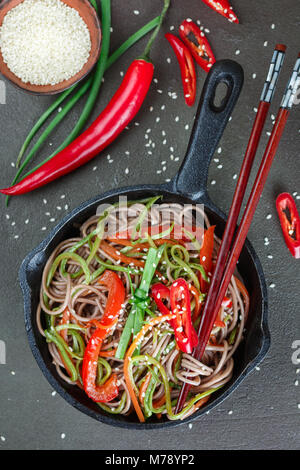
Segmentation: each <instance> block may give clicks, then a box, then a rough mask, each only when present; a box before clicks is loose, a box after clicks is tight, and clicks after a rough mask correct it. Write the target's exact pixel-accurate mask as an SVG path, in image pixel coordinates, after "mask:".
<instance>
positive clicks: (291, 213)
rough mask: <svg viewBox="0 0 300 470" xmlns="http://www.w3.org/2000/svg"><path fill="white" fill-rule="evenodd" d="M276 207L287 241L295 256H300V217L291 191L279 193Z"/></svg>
mask: <svg viewBox="0 0 300 470" xmlns="http://www.w3.org/2000/svg"><path fill="white" fill-rule="evenodd" d="M276 208H277V212H278V215H279V220H280V224H281V229H282V233H283V236H284V239H285V243H286V245H287V247H288V249H289V250H290V252H291V253H292V255H293V256H294V258H300V217H299V213H298V210H297V207H296V204H295V201H294V199H293V197H292V196H291V195H290V194H289V193H281V194H279V196H278V197H277V199H276Z"/></svg>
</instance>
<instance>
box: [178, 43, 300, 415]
mask: <svg viewBox="0 0 300 470" xmlns="http://www.w3.org/2000/svg"><path fill="white" fill-rule="evenodd" d="M285 49H286V48H285V46H283V45H277V46H276V48H275V51H274V55H273V57H272V62H271V65H270V70H269V73H268V78H267V81H266V83H265V85H264V89H263V93H262V96H261V100H260V105H259V109H258V112H257V116H256V119H255V122H254V125H253V128H252V132H251V136H250V139H249V143H248V147H247V150H246V154H245V158H244V161H243V164H242V168H241V171H240V175H239V180H238V183H237V187H236V190H235V194H234V197H233V201H232V205H231V208H230V213H229V217H228V220H227V224H226V227H225V231H224V235H223V239H222V243H221V246H220V250H219V254H218V258H217V263H216V267H215V272H214V275H213V277H212V279H211V284H210V288H209V292H208V296H207V299H206V303H205V306H204V310H203V314H202V317H201V322H200V325H199V329H198V337H199V344H198V346H197V348H196V349H195V351H194V354H193V356H194V357H195V358H196V359H200V358H201V357H202V355H203V353H204V351H205V347H206V344H207V341H208V339H209V336H210V332H211V330H212V327H213V324H214V321H215V318H216V316H217V313H218V311H219V308H220V307H221V303H222V299H223V298H224V295H225V293H226V291H227V287H228V284H229V282H230V279H231V275H232V274H233V271H234V269H235V265H236V261H237V259H238V257H239V254H240V253H239V254H238V256H237V259H236V261H235V262H234V261H233V263H234V264H233V269H232V273H231V274H230V276H229V274H226V269H227V268H228V266H229V262H230V260H229V262H228V264H227V268H226V260H227V258H228V254H229V251H230V246H231V243H232V239H233V235H234V231H235V227H236V223H237V220H238V216H239V212H240V209H241V204H242V201H243V197H244V194H245V190H246V186H247V183H248V179H249V175H250V171H251V168H252V164H253V161H254V157H255V154H256V151H257V147H258V143H259V140H260V137H261V133H262V130H263V127H264V124H265V120H266V117H267V113H268V110H269V107H270V103H271V101H272V98H273V95H274V91H275V87H276V83H277V79H278V75H279V71H280V68H281V66H282V63H283V57H284V52H285ZM293 74H294V72H293ZM278 120H279V122H280V123H281V125H283V123H284V113H283V111H282V113H279V116H278ZM285 122H286V121H285ZM276 123H277V121H276ZM281 125H280V126H279V127H278V128H277V126H276V124H275V126H276V127H275V126H274V128H273V132H272V134H273V135H276V136H278V137H279V140H280V137H281V135H282V132H281V135H280V136H279V134H278V132H280V129H281ZM283 128H284V125H283ZM283 128H282V131H283ZM275 140H276V139H275ZM279 140H278V143H279ZM270 141H271V137H270ZM278 143H277V146H278ZM277 146H276V149H277ZM276 149H275V152H276ZM267 152H268V153H269V151H268V147H267V150H266V152H265V154H266V153H267ZM274 155H275V153H274ZM264 158H265V156H264ZM264 158H263V160H264ZM273 158H274V156H273ZM260 176H261V175H260V173H259V174H258V176H257V178H260ZM265 179H266V177H265ZM263 186H264V183H263V184H262V187H261V192H262V189H263ZM261 192H260V194H261ZM259 197H260V196H259ZM259 197H258V200H257V203H258V201H259ZM250 202H251V201H249V203H250ZM257 203H256V205H257ZM247 207H248V206H247ZM255 208H256V206H255ZM255 208H254V211H255ZM253 213H254V212H253ZM252 217H253V215H252ZM243 220H244V219H243ZM251 220H252V218H251ZM251 220H250V223H251ZM250 223H249V225H248V228H246V230H245V236H244V239H243V237H241V239H240V241H239V244H240V243H241V241H242V239H243V241H242V243H241V246H239V245H236V242H237V240H236V241H235V242H234V246H233V249H232V253H234V252H235V249H236V247H237V246H238V247H239V249H240V251H241V249H242V246H243V244H244V241H245V239H246V235H247V232H248V230H249V227H250ZM241 226H242V223H241ZM241 233H242V232H241ZM243 235H244V233H243ZM234 259H235V258H234ZM224 271H225V273H224ZM224 274H226V276H227V277H226V281H225V279H224ZM228 279H229V280H228ZM226 282H227V284H226ZM220 286H221V287H222V292H223V291H225V292H224V295H223V296H222V292H220ZM189 389H190V386H189V385H188V384H184V386H183V387H182V389H181V393H180V396H179V399H178V402H177V407H176V412H179V411H181V409H182V408H183V405H184V403H185V400H186V398H187V394H188V392H189Z"/></svg>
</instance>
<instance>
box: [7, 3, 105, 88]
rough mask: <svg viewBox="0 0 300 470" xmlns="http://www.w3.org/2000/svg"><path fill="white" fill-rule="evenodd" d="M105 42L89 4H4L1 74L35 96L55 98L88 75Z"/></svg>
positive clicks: (94, 13) (95, 15)
mask: <svg viewBox="0 0 300 470" xmlns="http://www.w3.org/2000/svg"><path fill="white" fill-rule="evenodd" d="M100 43H101V30H100V24H99V20H98V17H97V14H96V12H95V10H94V9H93V7H92V6H91V5H90V3H89V1H88V0H10V1H6V2H4V3H3V4H2V6H0V72H1V73H2V74H3V75H4V76H6V77H7V78H8V79H10V80H11V81H12V82H13V83H14V84H15V85H17V86H19V87H20V88H23V89H25V90H27V91H29V92H32V93H39V94H53V93H58V92H61V91H63V90H65V89H66V88H69V87H70V86H72V85H73V84H75V83H76V82H78V81H79V80H81V79H82V78H83V77H85V76H86V75H87V74H88V73H89V72H90V70H91V69H92V68H93V66H94V65H95V63H96V61H97V59H98V57H99V53H100Z"/></svg>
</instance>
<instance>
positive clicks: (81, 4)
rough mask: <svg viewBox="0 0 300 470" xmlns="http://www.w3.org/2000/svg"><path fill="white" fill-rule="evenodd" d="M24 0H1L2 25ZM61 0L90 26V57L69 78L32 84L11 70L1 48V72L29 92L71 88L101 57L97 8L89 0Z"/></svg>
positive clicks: (53, 91)
mask: <svg viewBox="0 0 300 470" xmlns="http://www.w3.org/2000/svg"><path fill="white" fill-rule="evenodd" d="M23 1H24V0H3V1H1V0H0V26H1V25H2V23H3V19H4V17H5V15H6V14H7V12H8V11H9V10H11V9H12V8H14V7H16V6H17V5H19V4H20V3H22V2H23ZM61 1H62V2H63V3H65V4H66V5H68V6H70V7H72V8H75V10H77V11H78V13H79V15H80V16H81V18H82V19H83V20H84V22H85V24H86V25H87V27H88V30H89V32H90V39H91V51H90V56H89V59H88V61H87V62H86V63H85V64H84V66H83V67H82V69H81V70H80V71H79V72H78V73H77V74H76V75H74V76H73V77H71V78H69V79H68V80H64V81H62V82H60V83H57V84H56V85H32V84H31V83H24V82H22V80H21V79H20V78H18V77H17V76H16V75H15V74H14V73H13V72H11V70H9V68H8V67H7V65H6V64H5V63H4V61H3V57H2V53H1V49H0V73H1V74H2V75H3V76H4V77H6V78H7V79H8V80H10V81H11V82H12V83H13V84H14V85H16V86H17V87H18V88H22V89H23V90H25V91H27V92H29V93H34V94H39V95H53V94H55V93H61V92H62V91H64V90H66V89H67V88H70V87H71V86H72V85H74V84H75V83H77V82H79V81H80V80H82V79H83V78H84V77H85V76H86V75H87V74H88V73H89V72H90V71H91V70H92V68H93V67H94V65H95V64H96V62H97V60H98V58H99V54H100V46H101V26H100V22H99V18H98V16H97V13H96V11H95V9H94V8H93V7H92V6H91V4H90V2H89V1H88V0H61Z"/></svg>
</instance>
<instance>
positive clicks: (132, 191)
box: [20, 60, 270, 429]
mask: <svg viewBox="0 0 300 470" xmlns="http://www.w3.org/2000/svg"><path fill="white" fill-rule="evenodd" d="M220 83H224V84H225V86H226V88H227V92H226V96H225V98H224V99H223V100H222V102H221V104H219V105H216V97H215V92H216V88H217V86H218V85H220ZM242 85H243V70H242V68H241V67H240V66H239V65H238V64H237V63H236V62H233V61H230V60H223V61H220V62H217V63H216V64H214V66H213V67H212V69H211V71H210V72H209V75H208V77H207V79H206V82H205V85H204V88H203V92H202V96H201V100H200V105H199V108H198V112H197V115H196V119H195V124H194V128H193V132H192V136H191V139H190V142H189V146H188V151H187V154H186V157H185V160H184V162H183V164H182V166H181V168H180V171H179V173H178V174H177V176H176V177H175V178H174V179H173V180H172V181H171V182H170V183H168V184H163V185H157V186H155V185H142V186H135V187H127V188H122V189H117V190H112V191H109V192H107V193H105V194H104V195H101V196H98V197H96V198H94V199H92V200H90V201H88V202H85V203H83V204H82V205H81V206H79V207H78V208H77V209H75V210H74V211H73V212H71V214H69V215H68V216H67V217H65V218H64V220H62V222H61V223H60V224H59V225H57V227H56V228H55V229H54V230H53V231H52V232H51V234H50V235H49V236H48V237H47V238H46V240H44V241H43V242H42V243H41V244H40V245H39V246H38V247H37V248H36V249H35V250H33V252H32V253H30V254H29V255H28V256H27V257H26V259H25V260H24V261H23V263H22V266H21V269H20V282H21V287H22V290H23V294H24V305H25V326H26V331H27V335H28V340H29V344H30V346H31V349H32V352H33V355H34V357H35V359H36V361H37V363H38V365H39V366H40V368H41V370H42V372H43V373H44V375H45V377H46V378H47V380H48V382H49V383H50V384H51V385H52V387H53V388H54V389H55V390H56V391H57V392H58V393H60V395H62V397H63V398H65V400H66V401H67V402H69V403H70V404H71V405H73V406H74V407H75V408H77V409H79V410H80V411H82V412H83V413H85V414H87V415H88V416H91V417H93V418H95V419H97V420H98V421H102V422H104V423H106V424H111V425H113V426H119V427H125V428H136V429H155V428H161V427H171V426H176V425H178V424H181V423H187V422H190V421H192V420H193V419H195V418H198V417H199V416H201V415H203V414H204V413H206V412H207V411H209V410H211V409H212V408H213V407H215V406H216V405H217V404H219V403H220V402H222V401H223V400H224V399H225V398H226V397H228V396H229V395H230V394H231V392H232V391H233V390H235V389H236V388H237V386H238V385H239V384H240V383H241V381H242V380H243V379H244V378H245V377H246V376H247V375H248V374H249V373H250V372H251V371H252V370H253V369H254V367H255V366H256V365H257V364H258V363H259V362H260V361H261V360H262V358H263V357H264V356H265V354H266V352H267V351H268V349H269V345H270V336H269V330H268V325H267V290H266V283H265V278H264V274H263V271H262V268H261V265H260V262H259V259H258V257H257V255H256V254H255V252H254V250H253V248H252V246H251V244H250V243H249V241H246V244H245V247H244V249H243V251H242V254H241V257H240V261H239V271H240V273H241V275H242V277H243V279H244V281H245V283H246V287H247V289H248V290H249V293H250V296H251V305H250V312H249V317H248V321H247V331H246V333H245V339H244V340H243V342H242V343H241V344H240V346H239V348H238V350H237V351H236V353H235V356H234V358H235V367H234V374H233V377H232V379H231V380H230V382H229V383H227V384H226V385H225V386H224V387H223V388H222V389H220V390H219V391H218V392H216V393H215V394H213V395H212V398H211V400H210V401H209V402H208V404H207V405H205V407H203V408H201V409H200V410H199V411H198V412H197V413H195V414H194V415H193V416H191V417H189V418H187V419H185V420H183V421H179V422H177V421H168V420H165V421H162V420H158V419H156V417H153V418H151V419H149V420H147V422H146V423H145V424H140V423H138V421H137V418H136V416H135V414H134V413H132V415H131V416H128V417H126V416H122V415H110V414H108V413H106V412H104V411H102V410H101V409H100V408H99V407H98V406H97V405H96V404H95V403H93V402H92V400H90V399H89V398H88V397H87V396H86V394H85V393H84V392H83V391H82V390H80V389H79V388H78V387H76V386H71V385H68V384H66V383H65V382H63V381H62V380H61V379H60V377H59V376H58V374H57V373H56V370H55V367H54V366H53V364H52V363H51V357H50V355H49V352H48V348H47V345H46V342H45V339H44V338H42V336H41V335H40V334H39V332H38V329H37V325H36V322H35V311H36V308H37V304H38V301H39V289H40V283H41V278H42V271H43V268H44V266H45V263H46V261H47V259H48V257H49V256H50V254H51V252H52V251H53V250H54V248H55V247H56V246H57V245H58V244H59V243H60V242H61V241H62V240H65V239H67V238H69V237H73V236H77V234H78V227H79V226H80V225H81V224H82V223H83V222H84V221H85V220H87V219H88V218H89V217H90V216H92V215H94V214H95V213H96V209H97V206H98V205H99V204H100V203H111V202H114V201H116V200H117V199H118V198H119V196H122V195H123V196H124V195H126V196H128V198H129V200H134V199H140V198H145V197H149V196H153V195H157V194H162V195H163V196H164V201H172V202H181V203H188V204H190V203H199V204H200V203H203V204H205V207H206V212H207V214H208V216H209V218H210V220H211V222H212V223H213V224H216V226H217V234H218V235H219V236H220V235H221V234H222V231H223V230H224V226H225V221H226V217H225V215H224V214H223V213H222V212H221V211H220V209H218V208H217V207H216V206H215V205H214V204H213V203H212V202H211V200H210V199H209V196H208V193H207V176H208V168H209V164H210V161H211V158H212V156H213V154H214V152H215V149H216V147H217V145H218V142H219V140H220V137H221V135H222V133H223V130H224V128H225V126H226V123H227V121H228V119H229V117H230V114H231V112H232V110H233V107H234V105H235V103H236V101H237V99H238V96H239V94H240V91H241V89H242ZM223 86H224V85H223Z"/></svg>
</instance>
